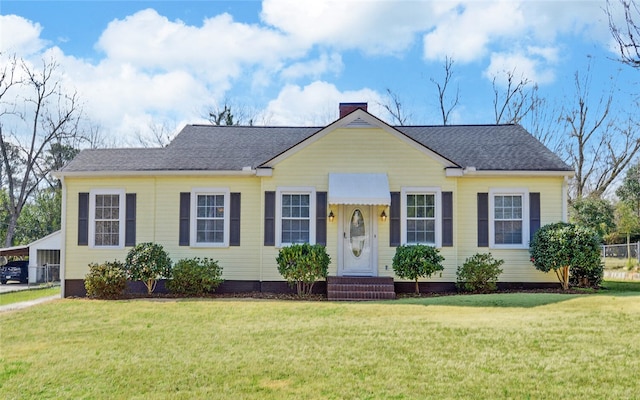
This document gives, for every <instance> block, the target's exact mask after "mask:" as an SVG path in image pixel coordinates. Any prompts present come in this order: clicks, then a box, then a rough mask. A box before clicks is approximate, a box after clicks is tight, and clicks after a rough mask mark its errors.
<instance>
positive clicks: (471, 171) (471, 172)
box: [447, 167, 575, 178]
mask: <svg viewBox="0 0 640 400" xmlns="http://www.w3.org/2000/svg"><path fill="white" fill-rule="evenodd" d="M449 171H450V170H449V169H448V170H447V176H469V177H474V176H482V177H492V176H557V177H566V178H573V177H574V175H575V171H568V170H478V169H476V168H474V167H467V168H464V169H463V170H462V174H460V170H456V169H452V170H451V171H452V172H451V173H449Z"/></svg>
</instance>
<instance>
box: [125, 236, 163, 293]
mask: <svg viewBox="0 0 640 400" xmlns="http://www.w3.org/2000/svg"><path fill="white" fill-rule="evenodd" d="M125 268H126V271H127V275H128V277H129V279H131V280H135V281H142V283H144V285H145V286H146V287H147V294H151V293H153V291H154V290H155V289H156V285H157V283H158V280H159V279H162V278H169V277H171V259H170V258H169V255H168V254H167V252H166V251H164V248H162V246H161V245H159V244H157V243H151V242H147V243H140V244H138V245H136V246H135V247H134V248H132V249H131V250H130V251H129V253H128V254H127V258H126V262H125Z"/></svg>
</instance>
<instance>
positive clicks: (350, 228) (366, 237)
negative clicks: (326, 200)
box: [342, 205, 377, 276]
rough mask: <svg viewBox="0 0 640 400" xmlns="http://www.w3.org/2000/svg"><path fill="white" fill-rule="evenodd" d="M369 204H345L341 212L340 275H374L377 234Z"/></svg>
mask: <svg viewBox="0 0 640 400" xmlns="http://www.w3.org/2000/svg"><path fill="white" fill-rule="evenodd" d="M371 208H372V207H371V206H358V205H355V206H354V205H345V206H344V207H343V210H342V211H343V212H342V275H351V276H374V275H375V269H374V264H375V263H374V260H375V259H376V257H375V252H374V250H375V249H376V243H377V237H376V236H377V235H376V232H375V227H374V226H373V219H372V214H373V213H372V210H371Z"/></svg>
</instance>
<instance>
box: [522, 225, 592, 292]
mask: <svg viewBox="0 0 640 400" xmlns="http://www.w3.org/2000/svg"><path fill="white" fill-rule="evenodd" d="M600 251H601V250H600V237H599V236H598V234H597V233H596V232H595V231H594V230H592V229H590V228H585V227H581V226H577V225H573V224H568V223H565V222H558V223H555V224H549V225H545V226H543V227H542V228H540V229H538V231H537V232H536V234H535V235H534V237H533V240H532V241H531V248H530V249H529V253H530V254H531V262H532V263H533V265H534V266H535V268H536V269H538V270H540V271H543V272H550V271H552V270H553V271H554V272H555V273H556V276H557V277H558V280H559V281H560V284H561V285H562V288H563V289H564V290H567V289H569V284H570V283H571V282H575V283H573V284H580V283H582V284H583V285H585V286H595V285H599V284H600V282H601V280H602V271H603V269H602V261H601V259H600ZM570 276H571V277H570Z"/></svg>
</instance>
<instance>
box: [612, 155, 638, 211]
mask: <svg viewBox="0 0 640 400" xmlns="http://www.w3.org/2000/svg"><path fill="white" fill-rule="evenodd" d="M616 195H617V196H618V197H619V198H620V200H622V201H624V202H626V203H628V204H629V205H630V206H631V207H632V208H633V209H634V211H635V212H636V215H638V216H639V217H640V161H639V162H638V163H636V164H635V165H632V166H631V167H629V169H627V174H626V175H625V177H624V179H623V180H622V184H621V185H620V187H618V189H617V190H616Z"/></svg>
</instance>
